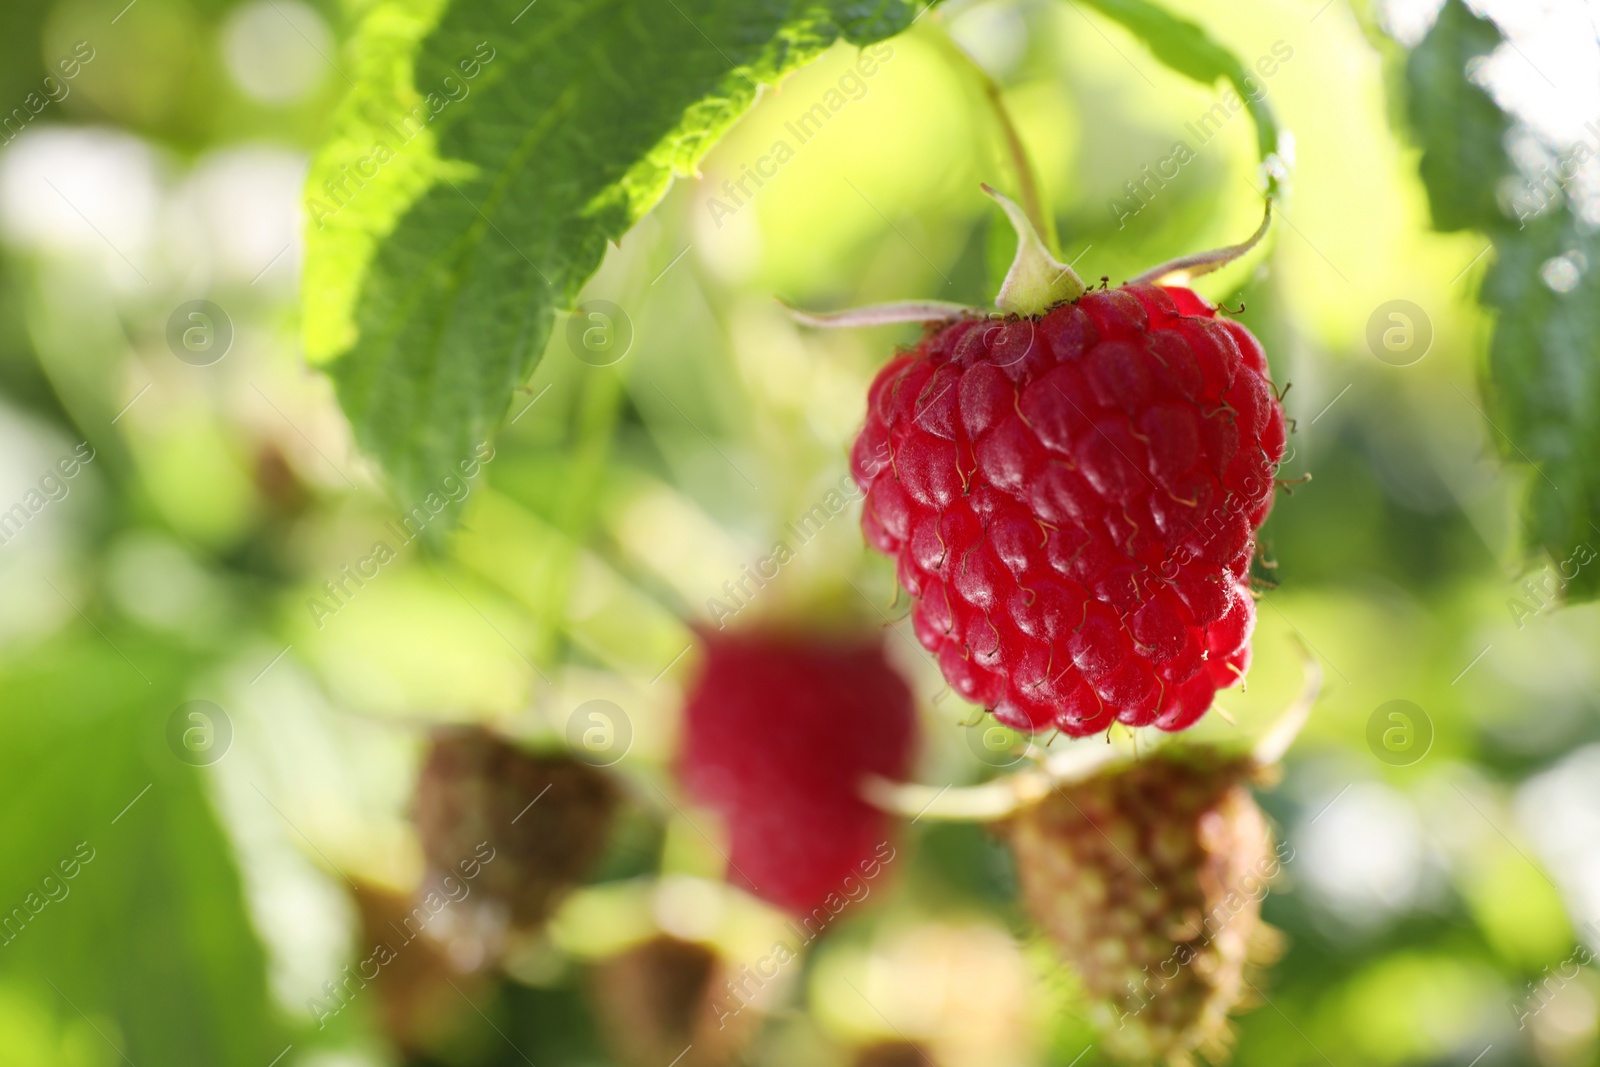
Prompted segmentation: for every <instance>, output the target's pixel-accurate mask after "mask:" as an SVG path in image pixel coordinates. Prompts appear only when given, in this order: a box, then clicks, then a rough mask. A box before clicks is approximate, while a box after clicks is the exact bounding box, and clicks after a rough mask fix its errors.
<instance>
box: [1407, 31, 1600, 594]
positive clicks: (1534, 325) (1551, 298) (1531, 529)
mask: <svg viewBox="0 0 1600 1067" xmlns="http://www.w3.org/2000/svg"><path fill="white" fill-rule="evenodd" d="M1500 41H1501V35H1500V32H1499V30H1498V29H1496V28H1495V26H1494V24H1493V23H1492V22H1489V21H1488V20H1486V19H1480V18H1478V17H1477V16H1476V15H1474V14H1473V13H1472V12H1471V11H1470V10H1468V8H1467V6H1466V5H1465V4H1463V3H1461V0H1449V2H1447V3H1446V4H1445V6H1444V8H1443V9H1442V10H1441V11H1440V13H1439V18H1438V21H1437V22H1436V23H1435V24H1434V26H1433V28H1432V29H1431V30H1430V31H1429V33H1428V35H1427V36H1426V37H1425V38H1424V39H1423V40H1422V41H1421V42H1420V43H1419V44H1418V45H1417V47H1416V48H1414V49H1413V50H1412V52H1411V54H1410V56H1409V57H1408V58H1407V62H1406V71H1405V73H1406V78H1405V92H1406V108H1405V112H1406V116H1407V119H1408V121H1409V123H1410V125H1411V127H1412V136H1413V138H1414V140H1415V141H1416V142H1417V143H1418V144H1419V145H1421V147H1422V150H1423V151H1422V159H1421V162H1420V164H1419V168H1420V171H1421V176H1422V180H1423V184H1424V185H1425V186H1426V188H1427V191H1428V200H1429V203H1430V205H1431V208H1432V212H1433V223H1434V227H1435V228H1436V229H1440V230H1446V231H1454V230H1462V229H1475V230H1478V231H1480V232H1482V233H1485V234H1486V235H1487V236H1488V237H1489V239H1490V241H1491V243H1492V245H1493V250H1494V251H1493V256H1492V258H1491V259H1490V267H1489V270H1488V273H1487V275H1486V276H1485V279H1484V283H1483V287H1482V290H1481V291H1480V293H1479V300H1480V302H1481V303H1483V304H1484V305H1485V306H1486V307H1489V308H1492V309H1494V310H1495V312H1496V313H1497V318H1496V322H1495V329H1494V335H1493V337H1492V338H1491V340H1490V342H1489V362H1488V368H1487V374H1486V378H1485V381H1484V384H1483V387H1482V391H1483V394H1484V401H1485V407H1486V408H1487V410H1486V411H1485V415H1486V418H1487V421H1488V423H1489V432H1490V433H1491V435H1492V436H1493V437H1494V438H1495V440H1496V442H1497V444H1498V445H1499V447H1500V450H1501V454H1502V455H1504V456H1505V457H1506V458H1507V459H1508V460H1510V461H1512V462H1514V463H1521V464H1525V465H1527V467H1528V468H1529V471H1530V473H1529V476H1528V480H1527V496H1526V500H1525V504H1524V508H1523V528H1524V529H1523V533H1524V539H1525V541H1526V542H1527V543H1528V544H1529V545H1530V546H1532V547H1534V548H1538V549H1541V550H1543V551H1544V552H1545V553H1546V554H1547V555H1548V556H1549V558H1550V560H1551V562H1552V564H1554V565H1555V567H1556V568H1557V569H1558V571H1559V573H1560V577H1559V584H1561V585H1562V587H1563V588H1564V591H1565V594H1566V596H1567V598H1568V599H1570V600H1586V599H1591V598H1593V597H1594V596H1596V595H1600V567H1597V566H1595V565H1594V564H1593V559H1594V552H1593V547H1592V546H1593V545H1595V544H1597V543H1600V528H1597V527H1596V525H1595V517H1596V516H1597V515H1600V237H1597V235H1596V234H1595V233H1594V232H1593V231H1592V229H1591V228H1590V227H1589V226H1587V225H1585V224H1582V223H1580V222H1579V220H1577V219H1576V218H1575V217H1574V216H1573V213H1572V210H1571V205H1570V204H1568V203H1566V202H1565V201H1564V200H1563V199H1562V198H1559V197H1552V198H1549V202H1548V203H1547V204H1546V205H1545V206H1546V207H1547V208H1548V209H1549V210H1546V211H1544V213H1543V214H1540V215H1538V216H1537V217H1536V218H1533V219H1531V220H1528V221H1527V222H1526V225H1522V224H1521V223H1519V222H1518V221H1516V220H1513V219H1511V218H1509V217H1508V216H1507V215H1506V214H1505V212H1504V211H1502V210H1501V208H1500V206H1499V196H1500V188H1501V185H1502V184H1503V183H1504V182H1505V180H1506V179H1507V178H1508V177H1511V176H1513V175H1516V174H1517V173H1518V172H1517V168H1516V166H1515V164H1514V163H1513V162H1512V160H1511V159H1510V157H1509V156H1508V155H1507V152H1506V146H1505V140H1506V131H1507V130H1508V129H1509V128H1510V126H1511V120H1510V118H1509V117H1508V116H1507V115H1505V114H1504V113H1503V112H1501V111H1500V109H1499V108H1498V106H1496V104H1495V103H1494V101H1493V99H1492V98H1491V97H1490V96H1489V94H1488V93H1486V92H1485V91H1484V90H1483V89H1482V88H1480V87H1479V86H1477V85H1476V84H1474V83H1473V81H1472V79H1471V77H1470V75H1469V70H1468V66H1469V64H1470V63H1472V61H1473V60H1474V59H1476V58H1478V57H1480V56H1485V55H1488V54H1489V53H1490V52H1492V51H1493V50H1494V49H1495V48H1496V47H1497V46H1498V45H1499V43H1500ZM1553 592H1555V590H1554V589H1550V590H1547V591H1546V593H1545V594H1544V595H1546V596H1548V595H1550V594H1551V593H1553ZM1529 610H1533V609H1532V608H1531V607H1530V609H1529Z"/></svg>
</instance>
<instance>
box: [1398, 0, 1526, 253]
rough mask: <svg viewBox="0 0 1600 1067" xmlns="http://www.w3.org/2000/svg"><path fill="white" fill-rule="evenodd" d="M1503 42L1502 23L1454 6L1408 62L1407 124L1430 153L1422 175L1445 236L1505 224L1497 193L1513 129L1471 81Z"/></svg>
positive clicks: (1421, 167) (1424, 159)
mask: <svg viewBox="0 0 1600 1067" xmlns="http://www.w3.org/2000/svg"><path fill="white" fill-rule="evenodd" d="M1499 43H1500V31H1499V30H1497V29H1495V26H1494V23H1492V22H1490V21H1489V20H1488V19H1481V18H1479V17H1478V16H1476V15H1474V14H1473V13H1472V12H1471V11H1470V10H1468V9H1467V6H1466V5H1465V4H1462V3H1459V2H1454V0H1452V2H1451V3H1448V4H1446V5H1445V6H1444V9H1443V10H1442V11H1440V13H1439V21H1438V22H1436V23H1435V24H1434V26H1433V29H1432V30H1431V31H1429V33H1428V35H1427V37H1426V38H1424V39H1423V41H1422V42H1421V43H1420V44H1419V45H1418V46H1417V47H1416V48H1414V49H1412V52H1411V55H1410V56H1409V57H1407V59H1406V72H1405V76H1406V84H1407V85H1408V87H1409V92H1408V93H1407V96H1406V118H1407V120H1408V121H1409V122H1410V124H1411V129H1412V130H1413V131H1414V132H1415V135H1416V139H1417V141H1418V143H1419V144H1420V145H1421V147H1422V161H1421V163H1420V164H1419V170H1420V172H1421V174H1422V182H1423V184H1424V185H1425V186H1427V189H1428V203H1429V205H1430V207H1431V209H1432V212H1433V225H1434V228H1435V229H1437V230H1442V231H1445V232H1453V231H1455V230H1465V229H1478V230H1489V229H1493V228H1495V227H1497V226H1499V225H1501V224H1502V223H1503V222H1504V221H1505V216H1504V215H1503V214H1502V213H1501V211H1500V209H1499V207H1498V206H1497V202H1496V194H1497V189H1498V186H1499V183H1500V181H1501V179H1502V178H1504V177H1505V176H1506V175H1508V174H1510V173H1512V167H1511V164H1510V161H1509V160H1507V159H1506V154H1505V148H1504V142H1505V134H1506V130H1507V128H1508V127H1509V126H1510V125H1511V123H1510V120H1508V119H1507V118H1506V116H1505V114H1504V113H1502V112H1501V110H1500V108H1499V107H1497V106H1496V105H1495V102H1494V100H1493V99H1492V98H1491V97H1490V96H1489V94H1488V93H1487V92H1485V91H1484V90H1483V89H1482V88H1481V87H1480V86H1478V85H1476V84H1474V83H1473V81H1472V80H1471V79H1470V78H1469V77H1467V74H1466V71H1467V65H1468V64H1469V63H1471V62H1472V61H1473V60H1475V59H1477V58H1479V57H1481V56H1486V55H1488V54H1489V53H1490V52H1492V51H1494V49H1495V46H1496V45H1498V44H1499Z"/></svg>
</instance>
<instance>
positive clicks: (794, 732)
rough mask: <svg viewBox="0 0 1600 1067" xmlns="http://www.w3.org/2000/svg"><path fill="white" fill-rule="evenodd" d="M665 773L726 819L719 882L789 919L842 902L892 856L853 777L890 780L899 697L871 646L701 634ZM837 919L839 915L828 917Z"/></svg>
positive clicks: (902, 750) (904, 694) (904, 699)
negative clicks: (680, 733) (725, 857)
mask: <svg viewBox="0 0 1600 1067" xmlns="http://www.w3.org/2000/svg"><path fill="white" fill-rule="evenodd" d="M704 638H705V649H704V662H703V663H702V665H701V667H700V673H699V677H698V678H697V680H696V681H695V683H694V685H693V688H692V690H691V691H690V694H689V699H688V704H687V706H686V708H685V711H684V719H685V721H684V738H683V749H682V752H681V754H680V757H679V761H678V772H679V775H680V777H681V778H682V780H683V783H684V787H685V788H686V790H687V791H688V793H689V795H690V796H692V797H693V798H694V799H695V800H696V801H697V802H698V803H701V804H704V805H706V806H707V807H710V808H713V809H715V810H716V811H717V812H718V813H719V814H720V815H721V816H722V817H723V819H724V820H725V821H726V824H727V829H728V835H729V839H730V842H731V855H730V856H729V860H730V862H731V866H732V868H733V869H732V870H731V871H729V878H730V880H733V881H735V883H736V884H739V885H740V886H741V888H744V889H746V890H748V891H749V892H751V893H753V894H755V895H756V896H759V897H761V898H762V899H764V900H767V901H770V902H771V903H773V904H776V905H778V906H779V907H782V908H785V909H788V910H790V911H793V912H795V913H797V914H798V913H804V912H809V911H812V910H813V909H815V908H818V907H822V906H827V907H828V908H829V910H830V911H832V910H836V909H834V907H833V905H832V902H831V901H830V897H832V898H836V899H837V900H838V901H840V902H843V901H846V900H847V899H849V898H850V897H851V896H853V895H855V894H856V893H857V892H859V890H858V889H856V887H858V886H860V885H862V884H864V883H866V882H869V881H870V880H871V879H872V878H874V877H875V876H877V875H878V874H879V872H880V868H881V865H882V863H883V862H887V861H888V859H892V858H893V851H892V849H891V848H890V847H889V845H888V825H887V819H886V817H885V816H884V814H883V813H882V812H881V811H879V810H878V809H877V808H874V807H873V806H872V805H870V804H868V803H867V802H866V801H865V800H863V799H862V798H861V783H862V779H863V778H864V777H865V776H867V775H879V776H881V777H884V778H889V779H903V778H904V777H905V775H906V772H907V770H908V768H909V765H910V762H911V754H912V744H913V741H914V731H915V726H916V721H915V713H914V710H913V706H912V699H911V690H910V689H909V688H908V687H907V686H906V683H905V681H904V679H902V678H901V677H900V675H899V674H897V673H896V672H895V670H894V668H893V667H891V666H890V665H889V661H888V659H887V658H886V657H885V656H884V651H883V645H882V641H881V640H880V639H877V638H874V639H872V640H858V639H840V638H821V637H804V636H798V635H791V634H779V633H771V632H750V633H743V634H724V633H719V632H716V631H711V632H708V633H706V634H705V635H704ZM839 906H840V907H842V906H843V905H842V903H841V904H840V905H839Z"/></svg>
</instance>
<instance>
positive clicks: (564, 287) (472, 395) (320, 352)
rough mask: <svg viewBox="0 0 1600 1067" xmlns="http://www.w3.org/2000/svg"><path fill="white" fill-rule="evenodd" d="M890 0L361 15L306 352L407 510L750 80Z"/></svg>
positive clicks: (320, 221) (477, 430)
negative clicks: (322, 368) (322, 367)
mask: <svg viewBox="0 0 1600 1067" xmlns="http://www.w3.org/2000/svg"><path fill="white" fill-rule="evenodd" d="M912 13H913V8H912V6H911V5H910V4H909V3H908V2H907V0H609V2H607V0H534V2H532V3H529V2H528V0H472V2H469V0H458V2H451V0H379V2H378V3H377V4H376V5H375V6H373V7H372V8H371V9H370V10H369V11H368V13H367V14H366V16H365V17H364V18H363V19H362V22H361V24H360V27H359V28H358V30H357V33H356V35H355V38H354V40H353V41H352V43H351V45H350V47H349V49H348V51H347V53H346V56H345V61H344V63H343V64H342V65H343V66H344V70H345V73H346V75H347V76H348V77H349V79H350V80H351V82H352V85H353V87H352V89H351V91H350V93H349V95H348V97H347V99H346V100H345V102H344V104H343V105H342V107H341V109H340V111H339V114H338V116H337V119H336V121H335V131H334V134H333V136H332V138H331V139H330V141H329V142H328V144H327V145H326V146H325V147H324V148H323V150H322V151H321V152H320V153H319V154H318V156H317V158H316V159H315V161H314V162H313V165H312V169H311V175H310V178H309V182H308V187H307V198H308V209H309V215H310V219H311V221H310V223H309V233H308V240H307V255H306V270H305V283H304V285H305V291H304V307H305V343H306V349H307V352H308V354H309V356H310V358H311V359H312V360H313V361H314V362H319V363H323V364H326V365H327V367H328V369H329V371H330V373H331V374H332V375H333V378H334V380H335V382H336V384H337V387H338V393H339V399H340V402H341V403H342V404H343V406H344V408H345V411H346V412H347V413H348V414H349V416H350V420H351V422H352V424H353V425H354V428H355V432H356V436H357V439H358V440H359V441H360V443H361V445H362V446H363V447H364V448H365V449H367V450H368V451H369V452H371V453H373V454H374V455H375V456H376V457H377V458H378V459H379V460H380V461H381V463H382V464H383V466H384V469H385V470H386V471H387V473H388V475H389V477H390V479H391V481H392V483H393V486H394V488H395V489H396V491H397V492H398V493H400V494H401V495H402V497H403V498H404V500H405V501H406V502H409V501H410V500H417V499H422V498H424V497H425V496H426V495H427V494H429V493H434V492H438V491H439V488H440V482H441V481H442V480H443V479H444V478H445V477H447V476H448V475H450V474H452V473H454V471H455V468H456V465H457V464H458V463H459V462H461V461H462V460H464V459H466V458H467V457H468V456H469V455H470V454H471V453H472V450H473V449H474V447H475V446H477V445H478V444H479V443H481V442H483V441H485V440H486V439H488V438H489V436H490V435H491V434H492V433H493V431H494V429H495V427H496V425H497V424H498V422H499V420H500V419H501V418H502V416H504V414H505V413H506V411H507V408H508V405H509V404H510V401H511V398H512V395H513V392H514V390H515V389H516V388H517V387H518V386H519V385H520V384H521V383H522V382H523V381H524V380H525V379H526V378H527V377H528V375H529V374H530V373H531V371H532V370H533V368H534V366H535V365H536V363H537V362H538V360H539V358H540V356H541V354H542V353H543V351H544V348H545V344H546V341H547V340H548V338H549V335H550V331H551V327H552V322H553V318H554V315H555V312H556V311H558V310H559V309H562V308H564V307H567V306H569V305H570V304H571V302H572V301H573V300H574V299H575V297H576V295H577V293H578V291H579V289H580V288H581V287H582V285H583V283H584V282H585V281H586V280H587V279H588V278H589V276H590V275H591V274H593V273H594V271H595V270H596V269H597V268H598V266H599V264H600V260H601V257H602V256H603V254H604V252H605V246H606V242H607V241H615V240H617V239H619V238H620V237H621V236H622V235H623V234H624V233H626V232H627V231H628V229H629V228H630V227H631V226H632V225H633V224H634V223H635V222H636V221H637V220H638V219H639V218H640V216H642V215H643V214H644V213H645V212H646V211H648V210H649V209H650V208H651V207H652V206H653V205H654V204H656V203H657V202H658V201H659V200H660V199H661V197H662V196H663V195H664V194H665V192H666V190H667V188H668V186H669V185H670V183H671V181H672V180H673V178H674V177H676V176H682V175H687V174H690V173H692V171H693V168H694V166H695V163H696V162H697V161H698V160H699V159H700V158H702V157H703V156H704V155H705V153H706V152H707V151H708V150H709V149H710V147H711V146H712V145H713V144H714V143H715V142H716V140H717V139H718V138H719V137H720V136H721V135H722V134H723V133H724V132H726V131H727V129H728V128H729V127H730V126H731V125H732V124H733V123H734V121H735V120H736V119H737V118H738V117H739V116H740V115H741V114H742V113H743V112H744V111H745V110H746V109H747V108H748V107H749V106H750V105H751V104H752V103H753V102H754V100H755V99H756V95H757V93H758V92H759V90H760V88H761V87H762V86H766V85H771V84H773V83H774V82H776V81H777V80H778V79H779V78H780V77H782V76H783V75H784V74H785V73H787V72H788V71H790V70H792V69H794V68H795V67H797V66H799V65H801V64H802V63H804V62H806V61H807V60H809V59H811V58H813V57H814V56H816V55H817V54H819V53H820V52H822V51H823V50H824V49H826V48H827V47H829V46H830V45H832V44H833V43H834V42H836V41H839V40H845V41H850V42H854V43H857V44H865V43H868V42H873V41H877V40H880V39H882V38H884V37H888V36H890V35H892V34H894V33H896V32H898V31H899V30H901V29H903V28H904V27H905V26H906V25H908V24H909V23H910V21H911V19H912Z"/></svg>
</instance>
